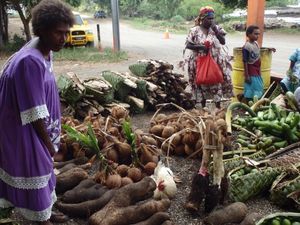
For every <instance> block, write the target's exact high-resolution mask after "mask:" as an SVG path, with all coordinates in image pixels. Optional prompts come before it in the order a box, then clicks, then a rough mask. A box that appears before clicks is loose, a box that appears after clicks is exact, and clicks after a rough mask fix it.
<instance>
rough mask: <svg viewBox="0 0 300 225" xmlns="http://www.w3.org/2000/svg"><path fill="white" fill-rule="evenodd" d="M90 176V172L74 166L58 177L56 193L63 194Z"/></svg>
mask: <svg viewBox="0 0 300 225" xmlns="http://www.w3.org/2000/svg"><path fill="white" fill-rule="evenodd" d="M87 178H88V174H87V172H86V171H85V170H84V169H81V168H73V169H70V170H68V171H66V172H64V173H61V174H59V175H57V177H56V188H55V190H56V193H58V194H61V193H64V192H66V191H68V190H71V189H72V188H74V187H75V186H76V185H78V184H79V183H80V182H81V181H82V180H85V179H87Z"/></svg>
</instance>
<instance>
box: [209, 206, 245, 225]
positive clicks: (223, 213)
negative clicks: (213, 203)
mask: <svg viewBox="0 0 300 225" xmlns="http://www.w3.org/2000/svg"><path fill="white" fill-rule="evenodd" d="M246 215H247V206H246V205H245V204H244V203H242V202H235V203H232V204H230V205H228V206H226V207H225V208H223V209H219V210H216V211H214V212H212V213H210V214H209V215H208V216H207V217H206V218H205V219H204V223H205V224H207V225H223V224H226V223H240V222H241V221H242V220H243V219H244V218H245V217H246Z"/></svg>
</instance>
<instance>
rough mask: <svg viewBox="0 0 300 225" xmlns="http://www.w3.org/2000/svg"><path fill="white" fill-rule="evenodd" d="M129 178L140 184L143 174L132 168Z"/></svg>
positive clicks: (129, 171)
mask: <svg viewBox="0 0 300 225" xmlns="http://www.w3.org/2000/svg"><path fill="white" fill-rule="evenodd" d="M127 176H128V177H129V178H131V180H132V181H133V182H138V181H140V180H141V179H142V172H141V170H140V169H138V168H136V167H132V168H129V169H128V175H127Z"/></svg>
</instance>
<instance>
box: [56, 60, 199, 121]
mask: <svg viewBox="0 0 300 225" xmlns="http://www.w3.org/2000/svg"><path fill="white" fill-rule="evenodd" d="M145 64H146V65H148V67H149V68H150V67H151V69H149V70H147V71H145V74H143V75H142V76H141V74H140V73H136V72H135V73H134V74H137V76H136V75H133V74H131V73H119V72H113V71H103V72H101V73H100V75H99V76H98V77H96V78H89V79H85V80H80V79H79V78H78V77H77V76H76V74H74V73H72V72H70V73H67V74H65V75H62V76H60V77H59V78H58V80H57V85H58V88H59V93H60V97H61V103H62V106H63V110H62V111H63V115H69V116H70V115H73V116H74V117H75V118H79V119H83V118H85V117H86V116H87V115H88V114H89V112H92V113H94V114H99V113H102V112H103V114H104V112H105V111H104V110H105V109H106V108H110V104H111V103H118V104H121V105H123V106H124V107H126V108H128V109H129V108H130V111H131V112H134V113H141V112H144V111H146V110H154V109H155V108H156V106H157V105H158V104H161V103H170V102H173V103H175V104H177V105H179V106H182V107H184V108H186V109H190V108H193V107H194V105H195V102H194V101H192V100H191V97H192V95H191V93H188V92H187V91H185V89H186V87H187V85H188V82H187V81H186V80H185V79H184V75H182V74H178V73H174V72H172V69H173V66H172V65H171V64H169V63H167V62H164V61H161V60H155V61H154V60H142V61H141V62H138V63H137V64H134V65H132V66H130V68H131V71H137V70H138V69H139V68H140V67H143V66H144V65H145ZM148 67H147V68H148Z"/></svg>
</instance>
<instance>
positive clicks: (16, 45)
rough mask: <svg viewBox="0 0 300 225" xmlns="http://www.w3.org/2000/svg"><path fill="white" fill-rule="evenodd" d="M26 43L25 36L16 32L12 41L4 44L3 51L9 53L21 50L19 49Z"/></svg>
mask: <svg viewBox="0 0 300 225" xmlns="http://www.w3.org/2000/svg"><path fill="white" fill-rule="evenodd" d="M25 43H26V40H25V39H24V38H23V37H20V36H18V35H17V34H15V35H14V37H13V39H12V41H10V42H9V43H8V44H6V45H4V48H3V51H4V52H6V53H7V54H11V53H14V52H16V51H19V49H21V48H22V47H23V45H24V44H25Z"/></svg>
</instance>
